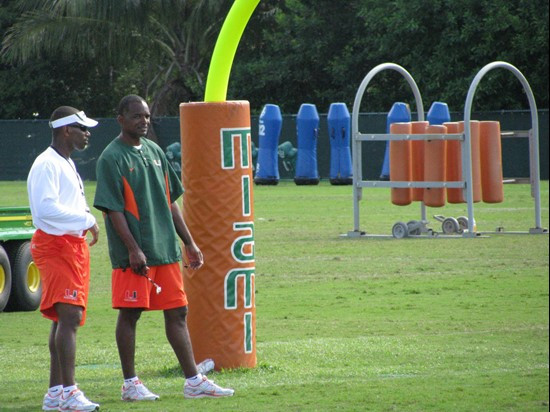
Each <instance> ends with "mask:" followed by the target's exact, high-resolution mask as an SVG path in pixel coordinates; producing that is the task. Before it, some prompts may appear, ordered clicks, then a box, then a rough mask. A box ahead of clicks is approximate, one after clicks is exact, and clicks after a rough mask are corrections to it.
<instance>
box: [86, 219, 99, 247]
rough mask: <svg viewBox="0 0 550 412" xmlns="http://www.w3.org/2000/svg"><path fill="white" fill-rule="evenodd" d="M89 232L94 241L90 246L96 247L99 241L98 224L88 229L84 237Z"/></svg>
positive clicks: (91, 241)
mask: <svg viewBox="0 0 550 412" xmlns="http://www.w3.org/2000/svg"><path fill="white" fill-rule="evenodd" d="M87 232H90V233H91V234H92V240H90V243H89V245H90V246H93V245H95V244H96V243H97V241H98V240H99V226H98V225H97V223H94V225H93V226H91V227H89V228H88V229H86V231H85V232H84V235H86V233H87Z"/></svg>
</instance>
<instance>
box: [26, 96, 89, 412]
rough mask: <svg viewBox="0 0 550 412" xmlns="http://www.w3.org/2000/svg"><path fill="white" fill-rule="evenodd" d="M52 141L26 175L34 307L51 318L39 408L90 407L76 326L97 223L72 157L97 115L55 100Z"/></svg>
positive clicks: (81, 316) (81, 312)
mask: <svg viewBox="0 0 550 412" xmlns="http://www.w3.org/2000/svg"><path fill="white" fill-rule="evenodd" d="M49 124H50V127H51V129H52V143H51V145H50V146H49V147H48V148H47V149H46V150H45V151H44V152H42V153H41V154H40V155H39V156H38V157H37V158H36V160H35V161H34V163H33V165H32V167H31V170H30V172H29V176H28V179H27V190H28V194H29V202H30V207H31V213H32V218H33V223H34V226H35V227H36V229H37V230H36V232H35V234H34V236H33V238H32V241H31V253H32V257H33V260H34V263H35V264H36V266H37V267H38V269H39V270H40V277H41V280H42V300H41V302H40V311H41V312H42V315H43V316H44V317H45V318H48V319H50V320H52V328H51V331H50V336H49V349H50V383H49V390H48V393H46V395H45V396H44V401H43V405H42V409H43V410H60V411H77V410H78V411H95V410H97V409H99V405H98V404H96V403H93V402H90V401H89V400H88V399H87V398H86V397H85V396H84V394H83V393H82V392H81V391H80V390H79V389H78V388H77V386H76V383H75V376H74V375H75V354H76V332H77V329H78V327H79V326H82V325H84V322H85V320H86V305H87V302H88V290H89V284H90V252H89V249H88V244H87V243H86V234H87V232H90V233H91V235H92V239H91V241H90V246H92V245H94V244H95V243H96V242H97V240H98V236H99V227H98V226H97V223H96V220H95V218H94V216H93V215H92V214H91V213H90V209H89V207H88V205H87V203H86V198H85V196H84V184H83V183H82V179H81V178H80V176H79V174H78V172H77V171H76V167H75V164H74V162H73V161H72V159H71V158H70V155H71V153H72V152H73V151H74V150H84V149H85V148H86V146H87V144H88V139H89V137H90V132H89V131H88V128H89V127H94V126H96V125H97V121H95V120H93V119H90V118H88V117H86V115H85V114H84V112H82V111H79V110H77V109H75V108H74V107H69V106H61V107H58V108H57V109H55V110H54V112H53V113H52V115H51V118H50V123H49Z"/></svg>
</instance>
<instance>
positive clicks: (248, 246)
mask: <svg viewBox="0 0 550 412" xmlns="http://www.w3.org/2000/svg"><path fill="white" fill-rule="evenodd" d="M180 128H181V150H182V181H183V186H184V187H185V193H184V196H183V216H184V219H185V222H186V223H187V226H188V228H189V230H190V232H191V234H192V235H193V238H194V239H195V242H196V243H197V245H198V246H199V248H200V249H201V251H202V252H203V255H204V265H203V266H202V267H201V268H200V269H199V270H197V271H191V270H190V269H185V270H184V284H185V291H186V293H187V297H188V300H189V314H188V317H187V324H188V328H189V334H190V335H191V341H192V343H193V351H194V355H195V360H196V361H197V362H200V361H202V360H204V359H206V358H211V359H213V360H214V363H215V365H216V369H218V370H219V369H221V368H236V367H254V366H256V327H255V323H256V308H255V296H254V287H255V281H254V271H255V269H254V267H255V263H254V213H253V196H252V186H253V185H252V158H251V150H250V149H251V139H250V136H251V135H250V107H249V103H248V102H246V101H227V102H204V103H203V102H200V103H182V104H180Z"/></svg>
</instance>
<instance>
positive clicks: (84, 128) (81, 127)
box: [67, 123, 88, 132]
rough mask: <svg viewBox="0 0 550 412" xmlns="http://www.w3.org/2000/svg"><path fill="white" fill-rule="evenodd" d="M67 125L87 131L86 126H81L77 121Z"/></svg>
mask: <svg viewBox="0 0 550 412" xmlns="http://www.w3.org/2000/svg"><path fill="white" fill-rule="evenodd" d="M67 126H69V127H76V128H78V129H80V130H82V131H83V132H87V131H88V126H83V125H81V124H78V123H77V124H69V125H67Z"/></svg>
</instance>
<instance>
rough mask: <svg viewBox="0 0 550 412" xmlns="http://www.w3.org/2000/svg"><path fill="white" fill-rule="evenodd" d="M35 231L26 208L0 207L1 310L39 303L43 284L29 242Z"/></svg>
mask: <svg viewBox="0 0 550 412" xmlns="http://www.w3.org/2000/svg"><path fill="white" fill-rule="evenodd" d="M35 230H36V229H35V228H34V226H33V224H32V217H31V210H30V209H29V208H28V207H2V208H0V312H2V311H29V310H36V309H37V308H38V306H39V305H40V297H41V295H42V285H41V283H40V273H39V271H38V268H37V267H36V265H35V264H34V263H33V261H32V256H31V242H30V239H31V238H32V235H33V234H34V231H35Z"/></svg>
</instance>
